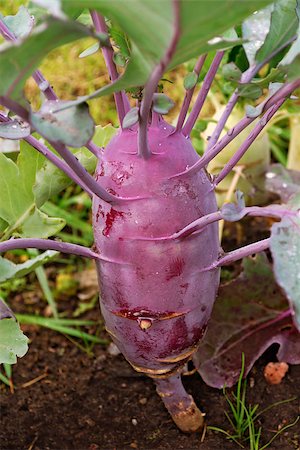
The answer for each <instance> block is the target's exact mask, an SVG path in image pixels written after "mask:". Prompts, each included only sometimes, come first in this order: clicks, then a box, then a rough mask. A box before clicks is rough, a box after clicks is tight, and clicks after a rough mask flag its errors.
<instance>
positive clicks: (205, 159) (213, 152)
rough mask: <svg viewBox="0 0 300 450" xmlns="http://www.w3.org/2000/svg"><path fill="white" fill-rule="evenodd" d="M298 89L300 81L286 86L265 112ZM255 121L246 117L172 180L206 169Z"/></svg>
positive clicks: (271, 100) (266, 104)
mask: <svg viewBox="0 0 300 450" xmlns="http://www.w3.org/2000/svg"><path fill="white" fill-rule="evenodd" d="M298 87H300V79H299V80H295V81H293V82H292V83H287V84H285V85H284V86H283V87H282V88H280V89H279V90H278V91H277V92H276V93H275V94H274V95H273V96H272V97H270V99H269V100H268V101H267V102H266V103H265V104H264V108H263V112H265V111H267V109H268V108H270V107H271V106H273V105H274V104H275V103H276V102H278V101H279V100H281V99H282V98H284V99H286V98H287V97H289V96H290V95H291V94H292V92H293V91H294V90H295V89H297V88H298ZM254 120H256V117H247V116H245V117H244V118H243V119H242V120H240V121H239V122H238V123H237V124H236V125H235V126H234V127H233V128H231V129H230V130H229V131H228V132H227V133H226V134H225V136H224V137H223V138H222V139H221V140H220V141H219V142H217V143H216V144H215V145H214V146H213V147H212V148H211V149H210V150H209V151H207V152H206V153H205V154H204V155H203V156H202V157H201V158H200V159H199V160H198V161H197V162H196V163H195V164H194V165H193V166H191V167H189V168H188V169H186V170H184V171H183V172H180V173H177V174H175V175H172V176H171V177H170V178H176V177H180V176H185V175H192V174H194V173H197V172H198V171H199V170H201V169H203V167H205V166H206V165H207V164H208V163H209V162H210V161H211V160H212V159H213V158H214V157H215V156H217V155H218V154H219V153H220V152H221V151H222V150H223V148H225V147H226V145H228V144H229V143H230V142H231V141H232V140H233V139H234V138H235V137H236V136H238V135H239V134H240V133H241V132H242V131H243V130H244V129H245V128H247V126H248V125H250V123H252V122H253V121H254Z"/></svg>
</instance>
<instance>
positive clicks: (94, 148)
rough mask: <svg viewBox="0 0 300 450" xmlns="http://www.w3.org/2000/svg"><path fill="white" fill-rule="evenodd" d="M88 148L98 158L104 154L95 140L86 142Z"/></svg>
mask: <svg viewBox="0 0 300 450" xmlns="http://www.w3.org/2000/svg"><path fill="white" fill-rule="evenodd" d="M86 148H87V149H88V150H89V151H90V152H92V153H93V154H94V155H95V156H96V158H99V157H100V156H101V155H102V151H101V150H102V149H101V148H100V147H98V145H96V144H94V142H93V141H90V142H88V143H87V144H86Z"/></svg>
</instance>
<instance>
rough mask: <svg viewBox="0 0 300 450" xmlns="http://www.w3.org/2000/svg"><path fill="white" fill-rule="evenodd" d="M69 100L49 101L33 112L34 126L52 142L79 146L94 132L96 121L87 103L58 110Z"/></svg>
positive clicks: (31, 116) (85, 142) (31, 117)
mask: <svg viewBox="0 0 300 450" xmlns="http://www.w3.org/2000/svg"><path fill="white" fill-rule="evenodd" d="M67 103H68V102H66V101H60V102H57V101H56V100H51V101H47V102H45V103H44V104H43V106H42V107H41V109H40V110H39V111H38V112H31V115H30V119H31V123H32V125H33V127H34V128H35V129H36V130H37V131H38V132H39V133H41V134H42V135H43V136H44V137H45V138H46V139H48V140H49V141H50V142H57V143H61V144H65V145H69V146H71V147H75V148H79V147H82V146H83V145H85V144H87V142H88V141H89V140H90V139H91V138H92V137H93V134H94V121H93V119H92V117H91V116H90V113H89V108H88V105H87V104H86V103H82V104H80V105H78V106H72V107H70V108H68V109H63V110H62V111H58V112H56V109H59V108H60V106H63V107H64V106H65V105H66V104H67Z"/></svg>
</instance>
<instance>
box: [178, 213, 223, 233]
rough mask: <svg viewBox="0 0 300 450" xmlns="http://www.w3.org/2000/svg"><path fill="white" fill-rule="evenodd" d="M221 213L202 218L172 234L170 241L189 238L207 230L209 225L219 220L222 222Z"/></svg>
mask: <svg viewBox="0 0 300 450" xmlns="http://www.w3.org/2000/svg"><path fill="white" fill-rule="evenodd" d="M222 218H223V217H222V213H221V211H217V212H214V213H211V214H207V215H206V216H203V217H200V219H197V220H194V222H191V223H189V224H188V225H187V226H186V227H184V228H182V229H181V230H180V231H178V232H177V233H174V234H172V236H170V239H179V238H184V237H187V236H189V235H190V234H192V233H194V232H195V231H200V230H202V229H203V228H205V227H206V226H207V225H209V224H211V223H214V222H217V221H218V220H222Z"/></svg>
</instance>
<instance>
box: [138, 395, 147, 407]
mask: <svg viewBox="0 0 300 450" xmlns="http://www.w3.org/2000/svg"><path fill="white" fill-rule="evenodd" d="M139 403H140V404H141V405H146V403H147V399H146V397H143V398H140V400H139Z"/></svg>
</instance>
